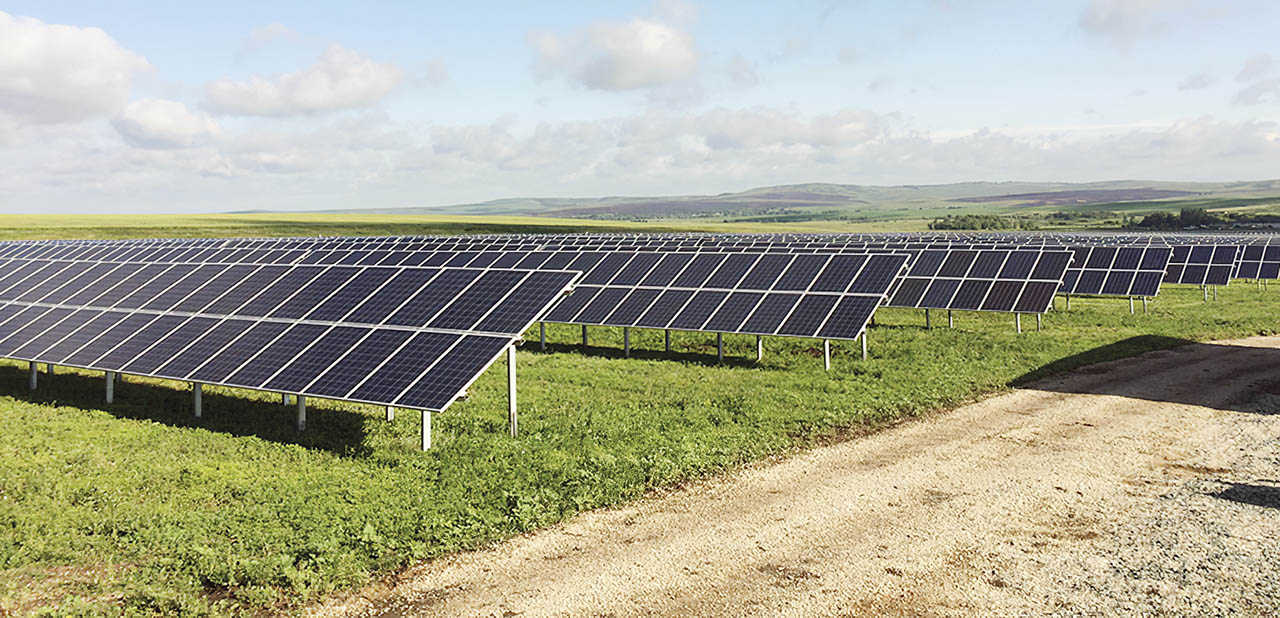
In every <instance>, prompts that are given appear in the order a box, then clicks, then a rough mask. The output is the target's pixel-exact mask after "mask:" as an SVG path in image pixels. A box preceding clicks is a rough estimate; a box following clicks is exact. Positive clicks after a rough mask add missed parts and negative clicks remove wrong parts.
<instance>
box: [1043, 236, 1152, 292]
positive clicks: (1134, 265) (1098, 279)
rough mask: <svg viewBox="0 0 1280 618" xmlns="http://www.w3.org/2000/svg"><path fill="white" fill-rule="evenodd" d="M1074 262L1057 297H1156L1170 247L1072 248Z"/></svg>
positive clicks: (1068, 269)
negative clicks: (1064, 295)
mask: <svg viewBox="0 0 1280 618" xmlns="http://www.w3.org/2000/svg"><path fill="white" fill-rule="evenodd" d="M1071 252H1072V253H1073V254H1075V259H1074V261H1073V262H1072V263H1071V266H1070V267H1069V268H1067V272H1066V274H1065V275H1064V277H1063V280H1062V286H1061V287H1059V288H1058V293H1059V294H1076V295H1090V296H1147V297H1152V296H1155V295H1156V294H1157V293H1159V291H1160V282H1161V281H1162V280H1163V279H1164V274H1165V271H1166V270H1167V268H1168V265H1169V258H1170V256H1171V255H1172V254H1173V250H1172V249H1170V248H1169V247H1073V248H1071Z"/></svg>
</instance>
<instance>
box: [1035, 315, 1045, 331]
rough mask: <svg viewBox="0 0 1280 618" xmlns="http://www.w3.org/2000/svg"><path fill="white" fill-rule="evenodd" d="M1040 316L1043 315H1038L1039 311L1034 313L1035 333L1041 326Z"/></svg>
mask: <svg viewBox="0 0 1280 618" xmlns="http://www.w3.org/2000/svg"><path fill="white" fill-rule="evenodd" d="M1042 317H1044V316H1042V315H1040V314H1039V313H1037V314H1036V332H1037V333H1038V332H1040V328H1041V324H1040V318H1042Z"/></svg>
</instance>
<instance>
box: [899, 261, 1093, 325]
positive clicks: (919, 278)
mask: <svg viewBox="0 0 1280 618" xmlns="http://www.w3.org/2000/svg"><path fill="white" fill-rule="evenodd" d="M1071 258H1072V254H1071V252H1069V251H1056V250H1049V251H1042V250H1030V249H1026V250H1000V249H986V250H979V251H975V250H968V249H954V250H940V249H930V250H925V251H921V252H920V253H919V255H918V256H917V257H916V259H915V262H914V263H913V264H912V265H911V269H910V270H909V271H908V272H907V274H906V275H905V276H904V277H902V279H901V281H900V282H899V283H898V285H897V289H896V290H895V291H894V292H893V295H892V296H891V297H890V299H889V303H888V304H889V306H890V307H906V308H913V309H949V310H965V311H1002V312H1015V313H1044V312H1045V311H1048V310H1049V306H1050V305H1051V304H1052V303H1053V296H1054V294H1055V293H1056V292H1057V290H1058V286H1059V285H1061V283H1062V278H1063V275H1064V273H1065V272H1066V269H1067V267H1068V266H1069V265H1070V264H1071Z"/></svg>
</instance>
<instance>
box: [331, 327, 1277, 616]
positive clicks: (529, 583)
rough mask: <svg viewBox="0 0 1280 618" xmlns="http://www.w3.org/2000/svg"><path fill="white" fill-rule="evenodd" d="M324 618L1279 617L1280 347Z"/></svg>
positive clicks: (415, 572)
mask: <svg viewBox="0 0 1280 618" xmlns="http://www.w3.org/2000/svg"><path fill="white" fill-rule="evenodd" d="M314 613H316V614H320V615H371V616H373V615H376V616H400V615H424V614H425V615H435V616H451V615H458V616H514V615H521V616H545V615H614V616H631V615H682V616H684V615H735V616H737V615H767V616H776V615H788V616H796V615H804V616H827V615H864V614H865V615H881V614H889V615H926V616H927V615H971V614H984V615H991V614H1001V615H1010V614H1018V615H1027V614H1030V615H1042V614H1052V615H1115V614H1145V615H1152V614H1155V615H1186V614H1195V615H1227V614H1232V615H1271V616H1274V615H1280V337H1256V338H1251V339H1246V340H1238V341H1224V342H1217V343H1214V344H1193V345H1188V346H1185V347H1182V348H1178V349H1175V350H1170V351H1163V352H1155V353H1151V354H1147V355H1145V356H1142V357H1139V358H1136V359H1128V360H1124V361H1118V362H1113V363H1106V364H1102V365H1095V366H1092V367H1086V368H1084V369H1082V370H1079V371H1076V372H1073V373H1070V374H1066V375H1062V376H1058V377H1054V378H1049V379H1046V380H1043V381H1040V382H1037V383H1035V384H1032V385H1029V386H1027V387H1026V388H1022V389H1019V390H1015V391H1013V392H1010V393H1007V394H1003V395H1000V396H997V397H992V398H990V399H987V400H984V401H982V402H979V403H976V404H972V405H968V406H965V407H963V408H960V409H957V410H954V411H950V412H947V413H943V414H937V415H934V416H931V417H929V418H926V419H923V420H920V421H915V422H909V423H905V424H902V425H899V426H897V427H894V428H891V429H888V430H886V431H882V432H879V433H876V434H874V435H871V436H868V437H865V438H859V439H855V440H851V441H848V442H844V443H840V444H836V445H833V446H829V447H823V448H818V449H815V450H812V451H809V452H805V453H803V454H800V455H797V456H794V457H791V458H789V459H786V460H785V461H783V462H781V463H777V464H775V465H767V466H759V467H755V468H751V469H747V470H744V471H742V472H739V473H736V474H732V475H728V476H725V477H721V478H718V479H713V480H709V481H706V482H702V483H696V484H693V485H691V486H689V487H685V488H682V489H679V490H675V491H672V492H668V493H665V494H662V495H657V496H653V497H650V498H647V499H644V500H641V501H638V502H636V503H633V504H630V505H627V506H624V507H621V508H617V509H611V510H602V511H596V512H591V513H586V514H583V515H581V516H578V517H575V518H574V519H572V520H570V521H568V522H566V523H564V524H562V525H558V526H554V527H551V528H548V529H546V530H542V531H539V532H536V533H532V534H529V535H526V536H523V537H520V538H517V539H514V540H511V541H508V542H505V543H501V544H498V545H497V546H495V547H493V548H490V549H486V550H483V551H477V552H471V553H466V554H461V555H457V556H453V557H451V558H447V559H442V560H437V561H433V562H430V563H426V564H424V565H421V566H419V567H416V568H413V569H410V570H408V571H406V572H405V573H403V574H401V575H400V576H399V577H398V578H396V579H395V580H394V581H388V582H383V583H380V584H377V585H374V586H370V587H369V588H367V589H365V590H363V591H360V592H359V593H356V594H351V595H347V596H345V597H341V598H337V599H332V600H330V601H329V603H328V604H327V605H324V606H321V607H317V608H315V609H314Z"/></svg>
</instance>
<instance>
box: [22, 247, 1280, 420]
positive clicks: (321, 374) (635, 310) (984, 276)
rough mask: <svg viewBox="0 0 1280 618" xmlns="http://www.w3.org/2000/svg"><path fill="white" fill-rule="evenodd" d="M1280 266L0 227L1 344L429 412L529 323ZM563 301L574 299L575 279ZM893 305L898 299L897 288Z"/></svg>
mask: <svg viewBox="0 0 1280 618" xmlns="http://www.w3.org/2000/svg"><path fill="white" fill-rule="evenodd" d="M1233 276H1234V277H1244V278H1255V279H1267V278H1277V277H1280V242H1278V241H1276V237H1272V236H1263V235H1256V234H1255V235H1250V234H1232V235H1222V234H1218V235H1208V234H1200V235H1197V234H1171V235H1157V234H1122V235H1098V234H1086V233H1079V234H1046V233H1019V234H1004V233H1000V234H995V233H962V232H937V233H928V234H833V235H817V234H752V235H725V234H558V235H519V234H507V235H491V236H471V237H431V236H408V237H364V238H358V237H352V238H243V239H147V240H136V241H10V242H0V356H6V357H9V358H17V359H22V360H30V361H38V362H47V363H53V364H63V365H73V366H77V367H84V368H89V369H98V370H104V371H116V372H124V373H134V374H141V375H150V376H156V377H165V378H173V379H179V380H188V381H193V382H198V383H209V384H225V385H229V386H240V387H247V388H256V389H266V390H276V391H282V392H289V393H296V394H300V395H306V396H319V397H329V398H335V399H347V400H353V401H362V402H368V403H378V404H387V405H397V406H403V407H409V408H420V409H427V410H442V409H444V407H446V406H448V405H449V402H451V401H453V400H454V399H455V398H456V397H457V396H458V395H459V394H460V393H461V392H463V391H464V390H465V388H466V387H467V386H468V385H469V384H470V382H471V381H472V380H474V379H475V378H476V377H477V376H478V375H479V374H480V373H481V372H482V371H483V370H484V369H485V368H486V367H487V366H488V365H489V364H491V363H492V362H493V361H494V360H495V359H496V357H497V356H498V354H500V353H501V351H502V350H503V348H505V347H506V346H509V345H510V344H511V343H512V342H513V341H516V340H517V339H518V338H519V336H520V335H521V334H522V333H523V332H524V330H525V329H527V328H528V327H529V326H530V325H531V324H532V323H533V322H534V321H537V320H539V319H545V320H546V321H550V322H561V323H569V324H582V325H604V326H623V327H643V328H666V329H676V330H692V331H702V332H717V333H744V334H757V335H779V336H797V337H819V338H824V339H853V338H856V337H857V336H859V334H860V333H861V332H863V331H864V330H865V325H866V323H867V321H868V320H869V319H870V318H871V316H872V313H873V312H874V310H875V309H876V307H877V306H879V305H880V304H882V303H887V304H889V305H892V306H897V307H911V308H928V309H955V310H973V311H1005V312H1018V313H1040V312H1044V311H1046V310H1047V309H1048V307H1049V306H1050V305H1051V303H1052V297H1053V295H1054V293H1068V294H1085V295H1104V296H1106V295H1115V296H1154V295H1155V294H1156V293H1157V292H1158V290H1159V286H1160V284H1161V283H1162V282H1165V283H1186V284H1194V285H1226V284H1227V282H1228V281H1229V280H1230V279H1231V278H1232V277H1233ZM575 279H577V285H576V289H575V290H574V292H573V293H572V294H571V295H568V296H565V292H566V291H567V290H569V289H571V288H573V287H574V281H575ZM886 299H887V300H886Z"/></svg>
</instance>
